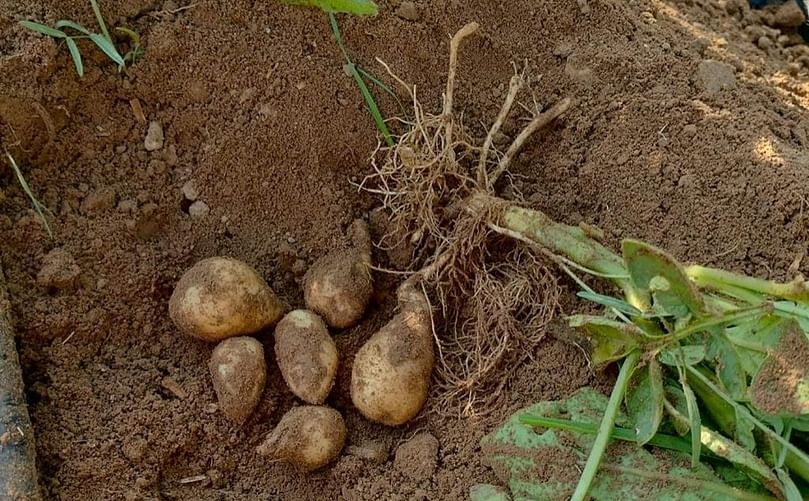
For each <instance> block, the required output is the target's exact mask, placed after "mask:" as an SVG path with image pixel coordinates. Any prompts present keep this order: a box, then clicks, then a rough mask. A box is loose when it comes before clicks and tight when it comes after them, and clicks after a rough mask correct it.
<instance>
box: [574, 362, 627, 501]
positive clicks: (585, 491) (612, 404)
mask: <svg viewBox="0 0 809 501" xmlns="http://www.w3.org/2000/svg"><path fill="white" fill-rule="evenodd" d="M638 360H640V353H639V352H637V351H633V352H632V353H630V354H629V355H628V356H627V357H626V359H625V360H624V363H623V364H622V365H621V370H620V372H619V373H618V380H617V381H615V387H613V389H612V394H611V395H610V401H609V403H608V404H607V409H606V411H605V412H604V417H603V418H601V424H600V425H599V427H598V434H597V435H596V439H595V442H593V448H592V449H591V450H590V456H589V457H588V458H587V463H586V464H585V465H584V471H583V472H582V474H581V477H580V478H579V483H578V484H576V490H575V491H574V492H573V496H571V498H570V500H571V501H585V500H586V499H588V497H589V492H590V487H591V486H592V485H593V481H594V480H595V477H596V473H598V467H599V465H600V464H601V459H602V458H603V457H604V451H606V449H607V444H608V443H609V441H610V436H611V434H612V430H613V428H615V418H616V416H617V415H618V411H619V410H620V407H621V402H622V401H623V400H624V394H626V387H627V384H628V383H629V377H630V376H631V375H632V373H633V372H634V371H635V366H636V365H637V363H638Z"/></svg>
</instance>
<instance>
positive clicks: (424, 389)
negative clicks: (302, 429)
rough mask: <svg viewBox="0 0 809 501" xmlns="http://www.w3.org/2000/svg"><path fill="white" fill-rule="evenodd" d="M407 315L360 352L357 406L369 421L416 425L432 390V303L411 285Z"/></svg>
mask: <svg viewBox="0 0 809 501" xmlns="http://www.w3.org/2000/svg"><path fill="white" fill-rule="evenodd" d="M399 305H400V307H401V308H402V310H401V312H400V313H399V314H398V315H396V316H395V317H393V319H391V321H390V322H388V323H387V324H386V325H385V326H384V327H382V329H380V330H379V331H378V332H376V333H375V334H374V335H373V336H371V338H370V339H369V340H368V342H366V343H365V345H364V346H363V347H362V348H360V350H359V351H358V352H357V356H356V358H355V359H354V366H353V368H352V371H351V400H352V401H353V402H354V406H355V407H357V409H359V411H360V412H361V413H362V414H363V415H364V416H365V417H366V418H368V419H370V420H372V421H376V422H378V423H382V424H386V425H388V426H398V425H401V424H404V423H406V422H407V421H409V420H411V419H413V418H414V417H415V416H416V415H417V414H418V413H419V411H421V408H422V407H423V406H424V403H425V402H426V401H427V393H428V391H429V386H430V378H431V375H432V371H433V365H434V361H435V356H434V353H433V337H432V323H431V320H430V310H429V306H428V305H427V301H426V299H425V298H424V295H423V293H422V292H421V291H418V290H416V289H415V288H414V287H412V286H410V285H407V284H406V285H405V286H403V287H402V288H400V290H399Z"/></svg>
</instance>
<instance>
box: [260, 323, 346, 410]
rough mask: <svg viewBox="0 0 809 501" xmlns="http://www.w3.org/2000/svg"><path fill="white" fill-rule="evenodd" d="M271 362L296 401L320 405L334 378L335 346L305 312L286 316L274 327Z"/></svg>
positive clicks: (325, 332) (335, 372) (323, 328)
mask: <svg viewBox="0 0 809 501" xmlns="http://www.w3.org/2000/svg"><path fill="white" fill-rule="evenodd" d="M275 358H276V360H277V362H278V367H279V369H281V376H283V378H284V381H285V382H286V383H287V386H289V389H290V390H292V393H294V394H295V395H296V396H297V397H298V398H300V399H301V400H303V401H304V402H307V403H310V404H313V405H320V404H322V403H323V402H324V401H325V400H326V397H328V396H329V392H330V391H331V389H332V387H333V386H334V378H335V376H336V375H337V364H338V358H339V357H338V355H337V346H336V345H335V344H334V340H333V339H332V338H331V336H330V335H329V331H328V329H327V328H326V324H325V323H323V320H322V319H321V318H320V317H319V316H317V315H316V314H315V313H312V312H311V311H308V310H294V311H291V312H289V313H288V314H287V315H286V316H285V317H284V318H283V319H281V321H280V322H278V325H277V326H276V327H275Z"/></svg>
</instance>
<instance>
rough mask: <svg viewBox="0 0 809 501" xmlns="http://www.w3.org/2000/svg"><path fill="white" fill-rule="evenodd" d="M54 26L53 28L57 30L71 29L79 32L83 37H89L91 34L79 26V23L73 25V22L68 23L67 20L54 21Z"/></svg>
mask: <svg viewBox="0 0 809 501" xmlns="http://www.w3.org/2000/svg"><path fill="white" fill-rule="evenodd" d="M54 26H55V27H56V28H59V29H62V28H73V29H74V30H76V31H78V32H80V33H84V34H85V35H91V34H92V33H91V32H90V30H88V29H87V28H85V27H84V26H82V25H80V24H79V23H74V22H73V21H68V20H66V19H62V20H59V21H56V24H55V25H54Z"/></svg>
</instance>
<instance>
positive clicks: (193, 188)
mask: <svg viewBox="0 0 809 501" xmlns="http://www.w3.org/2000/svg"><path fill="white" fill-rule="evenodd" d="M182 191H183V196H184V197H185V199H186V200H190V201H192V202H194V201H196V199H197V198H199V190H198V189H197V182H196V181H194V180H193V179H189V180H188V181H186V182H185V184H184V185H183V187H182Z"/></svg>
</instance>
